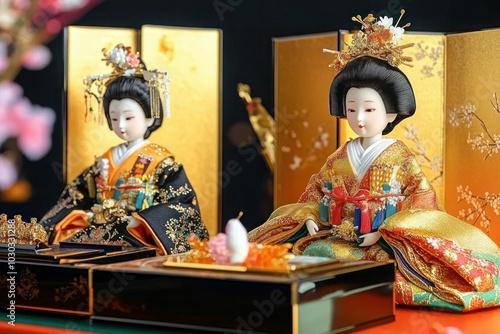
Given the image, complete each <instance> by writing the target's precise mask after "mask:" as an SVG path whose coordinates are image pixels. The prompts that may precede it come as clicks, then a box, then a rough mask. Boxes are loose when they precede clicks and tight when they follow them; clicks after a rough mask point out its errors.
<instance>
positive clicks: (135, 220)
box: [127, 216, 140, 228]
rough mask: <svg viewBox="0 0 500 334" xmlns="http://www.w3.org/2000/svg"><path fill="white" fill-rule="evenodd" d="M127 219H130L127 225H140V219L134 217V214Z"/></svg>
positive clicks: (132, 226)
mask: <svg viewBox="0 0 500 334" xmlns="http://www.w3.org/2000/svg"><path fill="white" fill-rule="evenodd" d="M127 220H128V225H127V227H131V228H134V227H137V226H139V224H140V222H139V220H138V219H137V218H135V217H132V216H127Z"/></svg>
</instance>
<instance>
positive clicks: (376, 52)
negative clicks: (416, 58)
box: [323, 9, 414, 71]
mask: <svg viewBox="0 0 500 334" xmlns="http://www.w3.org/2000/svg"><path fill="white" fill-rule="evenodd" d="M404 13H405V11H404V9H402V10H401V16H400V17H399V19H398V21H397V22H396V24H395V25H394V26H393V25H392V22H393V19H392V17H391V18H388V17H387V16H384V17H380V18H379V20H378V21H377V19H376V18H375V17H374V16H373V15H372V14H368V16H366V17H365V18H364V19H361V16H360V15H357V16H356V17H354V16H353V17H352V20H353V21H355V22H359V23H361V30H360V31H358V32H356V33H355V34H354V35H353V37H352V45H348V44H346V45H347V48H346V49H345V50H342V51H334V50H329V49H323V52H328V53H331V54H334V55H336V56H337V57H336V58H335V60H334V61H333V62H332V63H331V64H329V65H328V66H329V67H333V68H334V69H335V70H336V71H340V70H342V69H343V68H344V67H345V66H346V65H347V64H348V63H349V62H350V61H352V60H354V59H356V58H359V57H363V56H371V57H375V58H378V59H382V60H385V61H387V62H388V63H389V64H390V65H392V66H395V67H397V66H399V65H401V64H403V65H407V66H410V67H411V66H413V65H412V64H410V63H411V62H412V61H413V58H412V57H408V56H403V50H404V49H406V48H409V47H411V46H413V44H414V43H408V44H404V45H399V46H398V45H397V41H399V40H402V39H403V34H404V31H405V30H404V28H406V27H409V26H410V23H407V24H405V25H404V26H402V27H398V24H399V21H400V20H401V18H402V17H403V15H404Z"/></svg>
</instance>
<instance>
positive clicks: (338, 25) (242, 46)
mask: <svg viewBox="0 0 500 334" xmlns="http://www.w3.org/2000/svg"><path fill="white" fill-rule="evenodd" d="M402 8H404V9H405V10H406V15H405V16H404V17H403V19H402V21H401V24H405V23H407V22H411V26H410V27H409V28H407V31H415V32H440V33H454V32H464V31H475V30H481V29H489V28H496V27H499V26H500V18H499V15H498V12H496V11H494V10H493V8H496V6H495V3H494V2H493V1H485V0H479V1H470V2H469V1H452V0H444V1H436V0H434V1H429V0H389V1H387V0H386V1H373V0H371V1H368V0H357V1H341V0H338V1H335V0H302V1H298V0H275V1H273V0H215V1H214V0H107V1H103V2H102V3H100V4H98V5H97V6H95V7H94V8H93V9H92V10H90V11H89V12H88V13H87V14H86V15H84V16H83V17H81V18H80V19H79V20H78V21H76V22H74V23H73V25H83V26H104V27H125V28H136V29H139V28H140V27H141V26H142V25H144V24H157V25H164V26H182V27H206V28H219V29H222V31H223V62H222V64H223V78H222V79H223V81H222V82H223V96H222V106H223V110H222V115H223V124H222V131H223V133H222V153H223V156H222V170H223V171H224V169H225V168H226V167H225V166H227V163H228V162H229V161H237V162H238V164H239V166H241V173H239V174H238V175H234V176H232V177H231V179H230V181H229V182H227V184H226V185H225V186H224V188H223V189H222V220H221V224H222V225H224V224H225V222H226V221H227V220H228V219H230V218H233V217H234V216H236V215H237V213H238V212H239V211H243V212H244V216H243V218H242V222H243V223H244V224H245V226H246V227H247V229H252V228H254V227H256V226H258V225H260V224H261V223H263V222H264V221H265V220H266V218H267V217H268V216H269V214H270V213H271V212H272V209H273V199H272V175H271V174H270V173H269V171H268V169H267V166H266V164H265V161H264V159H263V158H262V157H261V156H258V157H257V158H255V159H252V160H251V161H247V157H245V156H243V155H241V154H240V153H238V145H258V142H257V139H256V138H255V136H253V137H250V138H247V139H245V140H244V141H243V142H239V143H238V142H236V143H235V142H234V141H230V140H229V137H228V134H229V133H231V130H232V129H233V127H234V125H236V124H238V123H240V124H241V122H244V123H249V122H248V118H247V115H246V112H245V109H244V104H243V102H242V100H241V99H240V98H239V97H238V94H237V92H236V86H237V84H238V83H239V82H244V83H247V84H249V85H250V87H251V88H252V96H255V97H257V96H258V97H261V98H262V101H263V104H264V106H265V107H266V108H267V109H268V110H269V111H270V112H271V113H272V112H273V87H274V86H273V85H274V82H273V53H272V39H273V37H283V36H294V35H304V34H312V33H321V32H332V31H337V30H339V29H359V24H356V23H355V22H352V21H351V17H352V16H353V15H358V14H359V15H361V16H362V17H364V16H365V15H366V14H368V13H372V14H374V15H375V16H377V17H378V16H381V15H387V16H392V17H394V18H395V19H397V18H398V17H399V11H400V9H402ZM48 46H49V47H50V49H51V51H52V54H53V61H52V62H51V64H50V65H49V66H48V67H46V68H45V69H43V70H41V71H37V72H31V71H24V70H23V71H22V72H21V73H20V74H19V76H18V77H17V79H16V81H17V82H18V83H19V84H20V85H21V86H22V87H23V88H24V90H25V92H24V93H25V96H26V97H27V98H29V99H30V100H31V102H32V103H33V104H39V105H42V106H46V107H50V108H52V109H53V110H54V111H55V112H56V114H57V122H56V124H55V127H54V132H53V137H52V138H53V146H52V149H51V151H50V152H49V153H48V154H47V156H46V157H44V158H43V159H41V160H39V161H36V162H31V161H24V165H23V169H22V177H23V178H26V179H27V180H29V182H30V183H31V184H32V187H33V195H32V198H31V199H30V200H29V201H28V202H25V203H4V202H0V212H5V213H7V214H8V215H9V217H10V216H13V215H14V214H18V213H19V214H22V215H23V217H24V218H26V219H27V218H29V217H38V218H41V216H42V215H43V214H44V213H45V211H47V210H48V209H49V208H50V207H51V206H52V205H53V204H54V203H55V202H56V200H57V198H58V196H59V194H60V192H61V191H62V189H63V187H64V183H63V180H64V178H63V175H62V170H61V168H60V167H61V164H62V161H63V126H64V124H63V119H64V117H63V113H64V110H65V108H64V39H63V35H62V34H59V35H58V36H56V37H55V38H54V39H53V40H52V41H51V42H49V44H48ZM91 47H96V46H95V45H82V46H81V49H82V52H85V50H86V49H88V48H91ZM325 47H328V46H325ZM492 47H495V48H498V47H499V46H497V45H492ZM325 65H326V64H325ZM325 70H327V67H325ZM325 112H326V111H325ZM332 121H334V120H333V119H332ZM187 126H188V125H187ZM69 135H71V134H69ZM290 182H293V180H291V181H290Z"/></svg>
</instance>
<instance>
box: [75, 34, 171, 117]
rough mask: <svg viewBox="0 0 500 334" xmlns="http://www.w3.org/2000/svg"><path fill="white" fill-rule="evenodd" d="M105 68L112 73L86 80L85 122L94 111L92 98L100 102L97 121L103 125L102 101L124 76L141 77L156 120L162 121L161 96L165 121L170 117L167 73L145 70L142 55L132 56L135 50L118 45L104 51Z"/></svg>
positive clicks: (134, 54) (86, 77)
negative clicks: (109, 68) (111, 83)
mask: <svg viewBox="0 0 500 334" xmlns="http://www.w3.org/2000/svg"><path fill="white" fill-rule="evenodd" d="M102 54H103V56H104V58H103V59H102V60H103V61H105V62H106V65H108V66H111V67H112V68H113V71H112V72H111V73H105V74H94V75H88V76H85V77H84V78H83V84H84V85H85V106H86V108H85V120H87V119H88V117H89V115H91V114H92V113H93V111H94V109H93V107H92V97H93V98H95V100H97V103H98V105H99V112H98V119H99V123H102V122H103V119H104V115H103V114H104V113H103V111H102V97H103V95H104V91H105V87H106V86H107V85H108V84H109V83H110V82H112V81H113V80H114V79H116V78H118V77H122V76H137V77H142V78H144V80H145V81H146V83H147V85H148V86H149V88H150V98H151V109H152V110H151V113H152V116H153V117H154V118H159V117H160V107H159V105H158V103H156V101H158V99H157V96H158V94H160V99H161V101H162V104H163V115H164V117H170V93H169V89H168V88H169V85H170V76H169V74H168V72H166V71H160V70H146V69H145V66H144V63H143V62H142V61H141V58H140V56H139V53H138V52H136V53H134V52H132V47H130V46H125V45H124V44H122V43H119V44H117V45H116V46H115V47H113V48H111V49H106V48H103V49H102Z"/></svg>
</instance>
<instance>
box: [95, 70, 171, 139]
mask: <svg viewBox="0 0 500 334" xmlns="http://www.w3.org/2000/svg"><path fill="white" fill-rule="evenodd" d="M149 89H150V88H149V86H148V85H147V83H146V81H145V80H144V79H143V78H142V77H138V76H121V77H118V78H116V79H114V80H113V81H111V82H110V83H109V84H108V86H107V87H106V92H105V93H104V96H103V100H102V101H103V107H104V114H105V115H106V120H107V121H108V126H109V128H110V129H112V127H111V119H110V116H109V104H110V103H111V100H122V99H126V98H128V99H132V100H134V101H136V102H137V103H139V105H140V106H141V108H142V110H143V111H144V114H145V115H146V118H151V117H152V115H151V100H150V97H149V95H150V93H149ZM154 89H156V87H154ZM154 95H155V96H156V97H157V98H158V102H157V103H159V106H160V117H158V118H154V121H153V124H152V125H151V126H150V127H148V128H147V130H146V133H145V134H144V139H146V138H148V137H149V136H150V135H151V133H152V132H153V131H155V130H156V129H158V128H159V127H160V126H161V124H162V122H163V107H162V104H161V99H160V98H159V96H160V94H154Z"/></svg>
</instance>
